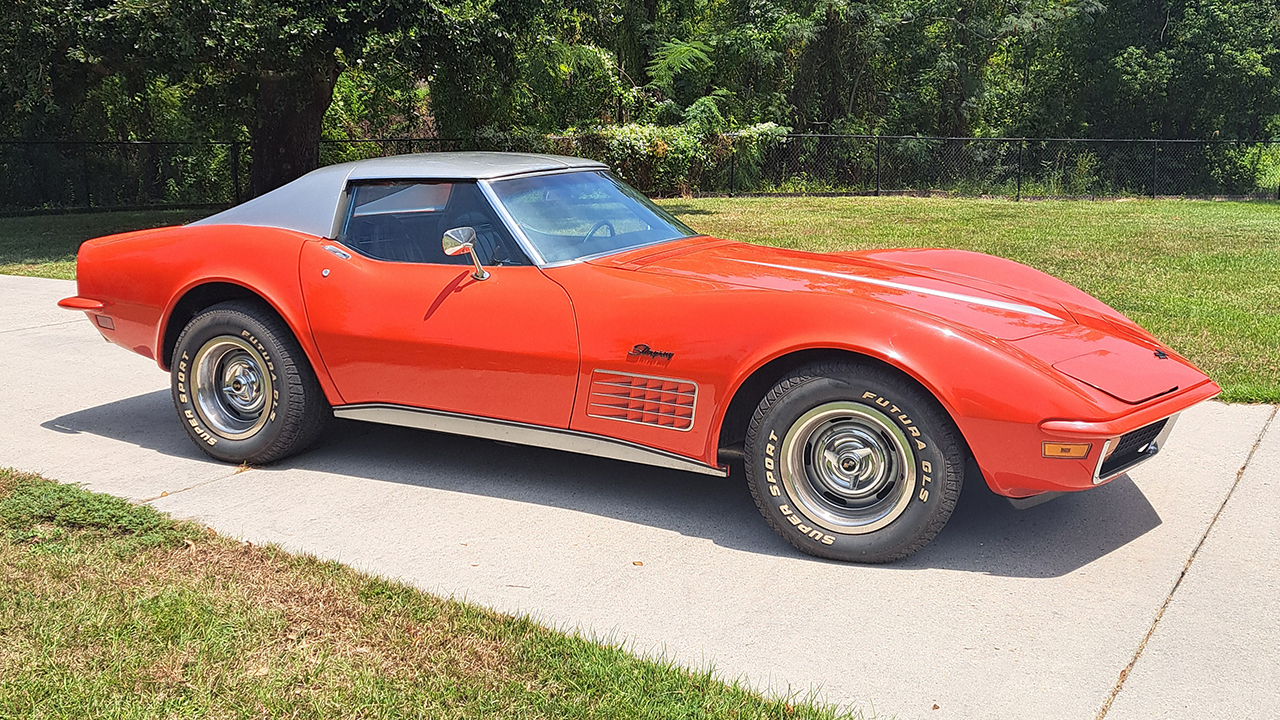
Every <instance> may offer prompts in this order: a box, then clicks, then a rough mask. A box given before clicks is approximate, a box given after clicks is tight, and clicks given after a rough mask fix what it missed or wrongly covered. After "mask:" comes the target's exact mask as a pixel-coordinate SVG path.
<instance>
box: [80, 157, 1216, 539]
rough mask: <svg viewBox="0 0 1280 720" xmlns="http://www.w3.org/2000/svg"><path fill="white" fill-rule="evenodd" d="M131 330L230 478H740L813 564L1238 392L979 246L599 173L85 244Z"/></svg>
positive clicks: (922, 525)
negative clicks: (663, 197)
mask: <svg viewBox="0 0 1280 720" xmlns="http://www.w3.org/2000/svg"><path fill="white" fill-rule="evenodd" d="M77 273H78V274H77V277H78V283H79V285H78V295H77V296H76V297H72V298H67V299H65V300H63V301H61V302H60V303H59V304H60V305H61V306H63V307H66V308H70V309H74V310H82V311H84V312H85V313H86V314H87V315H88V317H89V318H90V320H91V321H92V322H93V323H94V325H95V326H96V327H97V328H98V330H99V331H100V332H101V333H102V335H103V336H104V337H106V339H107V340H109V341H111V342H113V343H116V344H118V345H121V346H123V347H125V348H128V349H131V350H133V351H134V352H137V353H139V354H141V355H144V356H146V357H148V358H152V359H154V360H155V361H156V362H157V363H158V364H159V365H160V367H161V368H163V369H166V370H167V371H169V373H170V374H171V376H172V378H171V379H172V389H173V402H174V405H175V406H176V408H177V411H178V416H179V418H180V420H181V422H182V425H183V427H184V428H185V429H186V431H187V433H188V435H190V436H191V439H192V440H194V441H195V442H196V444H197V445H199V446H200V447H201V448H202V449H203V450H204V451H205V452H207V453H208V454H210V455H212V456H213V457H215V458H217V459H219V460H223V461H227V462H235V463H241V462H247V463H269V462H272V461H274V460H279V459H281V458H283V457H286V456H288V455H291V454H293V453H297V452H300V451H302V450H304V449H305V448H306V447H307V446H308V445H310V444H312V443H313V442H314V441H315V440H316V438H317V437H318V436H319V434H320V432H321V429H322V428H323V427H324V424H325V420H326V419H327V418H328V417H329V416H331V415H336V416H337V417H341V418H351V419H356V420H368V421H372V422H379V423H389V424H395V425H407V426H411V427H416V428H425V429H429V430H436V431H443V432H451V433H462V434H467V435H474V436H478V437H485V438H493V439H498V440H504V441H508V442H514V443H523V444H528V445H539V446H544V447H550V448H557V449H561V450H568V451H571V452H578V453H588V454H593V455H602V456H606V457H612V458H619V459H622V460H629V461H633V462H639V463H648V464H651V465H657V466H661V467H667V468H677V469H681V470H689V471H693V472H701V473H708V474H712V475H725V474H726V473H728V469H729V467H730V464H731V463H734V464H736V462H737V461H741V463H742V466H743V468H744V470H745V475H746V482H747V484H748V485H749V486H750V489H751V492H752V494H753V495H754V496H755V499H756V503H757V504H758V505H759V507H760V512H761V513H763V514H764V517H765V519H766V520H767V521H768V523H769V525H771V526H772V527H773V528H774V529H775V530H777V531H778V532H779V533H780V534H781V535H782V536H783V537H784V538H786V539H787V540H788V541H790V542H791V543H792V544H793V545H795V546H796V547H797V548H799V549H800V550H802V551H804V552H807V553H811V554H814V555H818V556H822V557H827V558H836V559H841V560H857V561H863V562H883V561H890V560H895V559H898V558H902V557H905V556H907V555H909V554H910V553H912V552H914V551H915V550H917V549H919V548H920V547H921V546H923V545H924V544H925V543H927V542H928V541H929V540H930V539H932V538H933V537H934V536H935V535H936V534H937V533H938V531H939V530H941V528H942V526H943V524H944V523H945V522H946V521H947V518H948V517H949V516H950V515H951V511H952V509H953V508H954V507H955V503H956V498H957V497H958V495H959V493H960V487H961V484H962V482H963V481H964V480H965V478H966V476H969V477H970V478H972V477H973V476H975V475H978V474H981V476H982V478H983V479H985V480H986V483H987V485H988V486H990V488H991V489H992V490H993V491H995V492H996V493H998V494H1000V495H1004V496H1006V497H1009V498H1011V499H1013V500H1014V501H1015V504H1018V503H1023V504H1033V503H1034V502H1036V501H1037V500H1039V499H1043V498H1046V497H1051V496H1053V495H1055V494H1057V493H1061V492H1070V491H1076V490H1085V489H1088V488H1092V487H1095V486H1097V485H1099V484H1102V483H1105V482H1107V481H1109V480H1111V479H1113V478H1115V477H1117V476H1119V475H1120V474H1122V473H1124V472H1125V471H1126V470H1129V469H1130V468H1132V467H1134V466H1135V465H1137V464H1138V463H1141V462H1142V461H1144V460H1146V459H1148V458H1150V457H1151V456H1153V455H1155V454H1156V453H1157V452H1158V451H1159V450H1160V449H1161V448H1162V447H1163V446H1164V444H1165V440H1166V438H1167V437H1168V435H1169V431H1170V430H1171V429H1172V428H1173V423H1174V419H1175V418H1176V416H1177V413H1179V412H1180V411H1182V410H1184V409H1186V408H1187V407H1189V406H1191V405H1193V404H1195V403H1197V402H1200V401H1202V400H1205V399H1208V398H1210V397H1213V396H1214V395H1216V394H1217V393H1218V391H1219V388H1218V386H1217V385H1215V384H1214V383H1213V381H1211V380H1210V379H1209V378H1208V377H1206V376H1205V375H1204V374H1203V373H1201V372H1200V371H1199V370H1197V369H1196V368H1195V367H1194V366H1192V365H1191V363H1189V362H1187V361H1186V360H1184V359H1183V358H1181V357H1179V356H1178V355H1177V354H1176V353H1175V352H1173V351H1172V350H1170V349H1169V348H1167V347H1165V346H1164V345H1162V344H1161V343H1160V342H1159V341H1157V340H1156V339H1155V338H1154V337H1152V336H1151V335H1150V334H1148V333H1147V332H1145V331H1143V330H1142V329H1141V328H1140V327H1138V326H1137V325H1135V324H1134V323H1132V322H1131V321H1129V320H1128V319H1126V318H1125V317H1124V316H1122V315H1120V314H1119V313H1117V312H1116V311H1115V310H1112V309H1111V308H1110V307H1107V306H1106V305H1104V304H1103V303H1101V302H1099V301H1098V300H1096V299H1094V298H1092V297H1090V296H1089V295H1086V294H1085V293H1083V292H1081V291H1079V290H1077V289H1075V288H1073V287H1071V286H1069V285H1067V284H1065V283H1063V282H1061V281H1059V280H1056V279H1054V278H1053V277H1050V276H1048V275H1045V274H1043V273H1041V272H1038V271H1036V270H1032V269H1031V268H1028V267H1025V266H1023V265H1019V264H1017V263H1015V262H1011V261H1008V260H1002V259H1000V258H996V257H991V256H987V255H981V254H977V253H971V252H962V251H957V250H931V249H922V250H873V251H865V252H851V253H833V254H816V253H808V252H797V251H794V250H781V249H776V248H769V247H760V246H755V245H748V244H743V243H739V242H732V241H729V240H718V239H714V238H710V237H706V236H704V235H700V234H698V233H697V232H695V231H693V230H691V229H689V228H688V227H687V226H685V225H684V224H683V223H682V222H680V221H679V220H677V219H675V218H674V217H672V216H671V215H669V214H668V213H666V212H664V211H663V210H662V209H661V208H659V207H657V206H655V205H654V204H652V203H650V202H649V201H648V200H647V199H646V198H645V197H644V196H642V195H641V194H640V193H638V192H636V191H635V190H633V189H632V188H630V187H628V186H627V185H625V184H624V183H623V182H621V181H620V180H618V178H617V177H615V176H614V175H612V174H611V173H610V172H609V169H608V168H607V167H606V166H604V165H601V164H599V163H596V162H592V161H589V160H582V159H577V158H566V157H554V156H547V155H519V154H502V153H436V154H426V155H405V156H399V157H389V158H381V159H373V160H363V161H359V162H354V163H347V164H343V165H335V166H331V167H325V168H321V169H319V170H316V171H315V172H312V173H310V174H308V175H306V176H304V177H302V178H300V179H298V180H296V181H294V182H292V183H290V184H288V185H285V186H284V187H281V188H280V189H278V190H275V191H273V192H270V193H267V194H265V195H263V196H261V197H258V198H256V199H254V200H251V201H249V202H246V203H244V204H242V205H239V206H237V207H233V208H231V209H229V210H226V211H224V212H221V213H218V214H216V215H213V216H212V217H209V218H206V219H204V220H201V221H199V222H195V223H192V224H190V225H187V226H185V227H170V228H161V229H156V230H144V231H139V232H132V233H125V234H122V235H114V236H109V237H103V238H98V239H96V240H91V241H89V242H87V243H85V244H84V245H83V246H82V247H81V248H80V254H79V259H78V269H77Z"/></svg>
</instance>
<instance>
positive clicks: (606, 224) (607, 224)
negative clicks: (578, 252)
mask: <svg viewBox="0 0 1280 720" xmlns="http://www.w3.org/2000/svg"><path fill="white" fill-rule="evenodd" d="M603 227H607V228H609V237H613V236H614V235H617V234H618V231H617V230H615V229H613V223H611V222H609V221H608V220H601V221H600V222H598V223H596V224H595V225H592V226H591V229H590V230H588V231H587V234H586V235H583V236H582V244H583V245H586V244H587V241H588V240H590V239H591V236H592V235H595V234H596V231H597V230H599V229H600V228H603Z"/></svg>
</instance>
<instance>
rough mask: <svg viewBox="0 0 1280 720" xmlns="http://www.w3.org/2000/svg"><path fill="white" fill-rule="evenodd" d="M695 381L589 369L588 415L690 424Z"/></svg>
mask: <svg viewBox="0 0 1280 720" xmlns="http://www.w3.org/2000/svg"><path fill="white" fill-rule="evenodd" d="M697 400H698V384H697V383H695V382H691V381H689V380H673V379H671V378H662V377H653V376H650V375H632V374H631V373H621V372H612V371H608V370H596V371H595V372H593V373H591V397H590V398H589V399H588V402H587V414H588V415H590V416H591V417H598V418H605V419H608V420H621V421H623V422H633V423H640V424H642V425H656V426H658V427H664V428H671V429H672V430H688V429H689V428H691V427H693V408H694V405H695V404H696V403H697Z"/></svg>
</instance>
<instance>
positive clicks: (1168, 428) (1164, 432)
mask: <svg viewBox="0 0 1280 720" xmlns="http://www.w3.org/2000/svg"><path fill="white" fill-rule="evenodd" d="M1180 414H1181V413H1174V414H1172V415H1170V416H1169V417H1167V418H1164V420H1165V423H1164V427H1163V428H1161V429H1160V434H1159V435H1156V437H1155V439H1154V440H1152V441H1151V443H1150V444H1149V445H1148V446H1147V452H1146V453H1144V454H1143V455H1142V456H1141V457H1139V458H1138V459H1137V460H1134V461H1133V462H1131V463H1129V464H1127V465H1122V466H1121V467H1119V468H1117V469H1116V470H1115V471H1114V472H1112V473H1110V474H1108V475H1107V476H1106V477H1101V476H1100V474H1101V473H1102V464H1103V463H1104V462H1106V461H1107V451H1108V450H1110V449H1111V444H1112V443H1113V442H1114V441H1115V440H1117V439H1118V438H1112V439H1111V440H1108V441H1106V442H1105V443H1103V444H1102V453H1101V454H1099V455H1098V464H1097V465H1096V466H1095V467H1094V468H1093V484H1094V485H1101V484H1102V483H1105V482H1110V481H1112V480H1115V479H1116V478H1118V477H1120V476H1121V475H1123V474H1125V473H1127V472H1129V471H1130V470H1132V469H1134V468H1136V467H1138V466H1139V465H1141V464H1142V463H1144V462H1146V461H1148V460H1150V459H1151V458H1153V457H1155V456H1156V455H1157V454H1158V453H1159V452H1160V448H1162V447H1164V443H1165V441H1166V440H1168V439H1169V433H1171V432H1173V426H1174V424H1175V423H1177V422H1178V415H1180ZM1155 422H1160V421H1159V420H1156V421H1155ZM1154 424H1155V423H1147V425H1154ZM1147 425H1143V426H1142V427H1147ZM1141 429H1142V428H1135V430H1141ZM1130 432H1132V431H1130ZM1126 434H1127V433H1126ZM1121 437H1123V435H1122V436H1121Z"/></svg>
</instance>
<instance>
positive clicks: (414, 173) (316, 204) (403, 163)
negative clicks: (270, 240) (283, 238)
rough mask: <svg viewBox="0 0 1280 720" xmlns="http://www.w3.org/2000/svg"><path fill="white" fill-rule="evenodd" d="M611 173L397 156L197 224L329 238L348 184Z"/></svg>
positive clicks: (557, 161)
mask: <svg viewBox="0 0 1280 720" xmlns="http://www.w3.org/2000/svg"><path fill="white" fill-rule="evenodd" d="M579 168H580V169H583V170H587V169H598V170H607V169H608V166H607V165H605V164H603V163H599V162H596V161H595V160H585V159H583V158H573V157H562V156H559V155H534V154H528V153H498V152H441V153H421V154H417V155H393V156H391V157H382V158H370V159H368V160H356V161H355V162H349V163H342V164H340V165H329V166H327V167H322V168H320V169H318V170H313V171H311V172H309V173H307V174H306V175H303V176H302V177H300V178H298V179H297V180H294V181H293V182H291V183H289V184H287V185H284V186H282V187H279V188H276V189H275V190H272V191H271V192H269V193H266V194H265V195H261V196H259V197H256V198H254V199H252V200H249V201H248V202H244V203H241V204H239V205H237V206H235V207H233V208H231V209H229V210H224V211H222V212H220V213H218V214H216V215H211V216H209V217H207V218H205V219H203V220H197V221H196V222H194V223H191V224H192V225H254V226H258V227H276V228H283V229H286V230H295V231H297V232H301V233H306V234H307V235H314V236H316V237H328V236H329V234H330V233H331V232H333V226H334V215H335V214H336V213H337V211H338V201H339V200H340V199H341V197H342V191H343V189H344V188H346V185H347V182H348V181H349V180H491V179H494V178H501V177H508V176H512V175H524V174H527V173H538V172H551V171H555V170H572V169H579Z"/></svg>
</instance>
